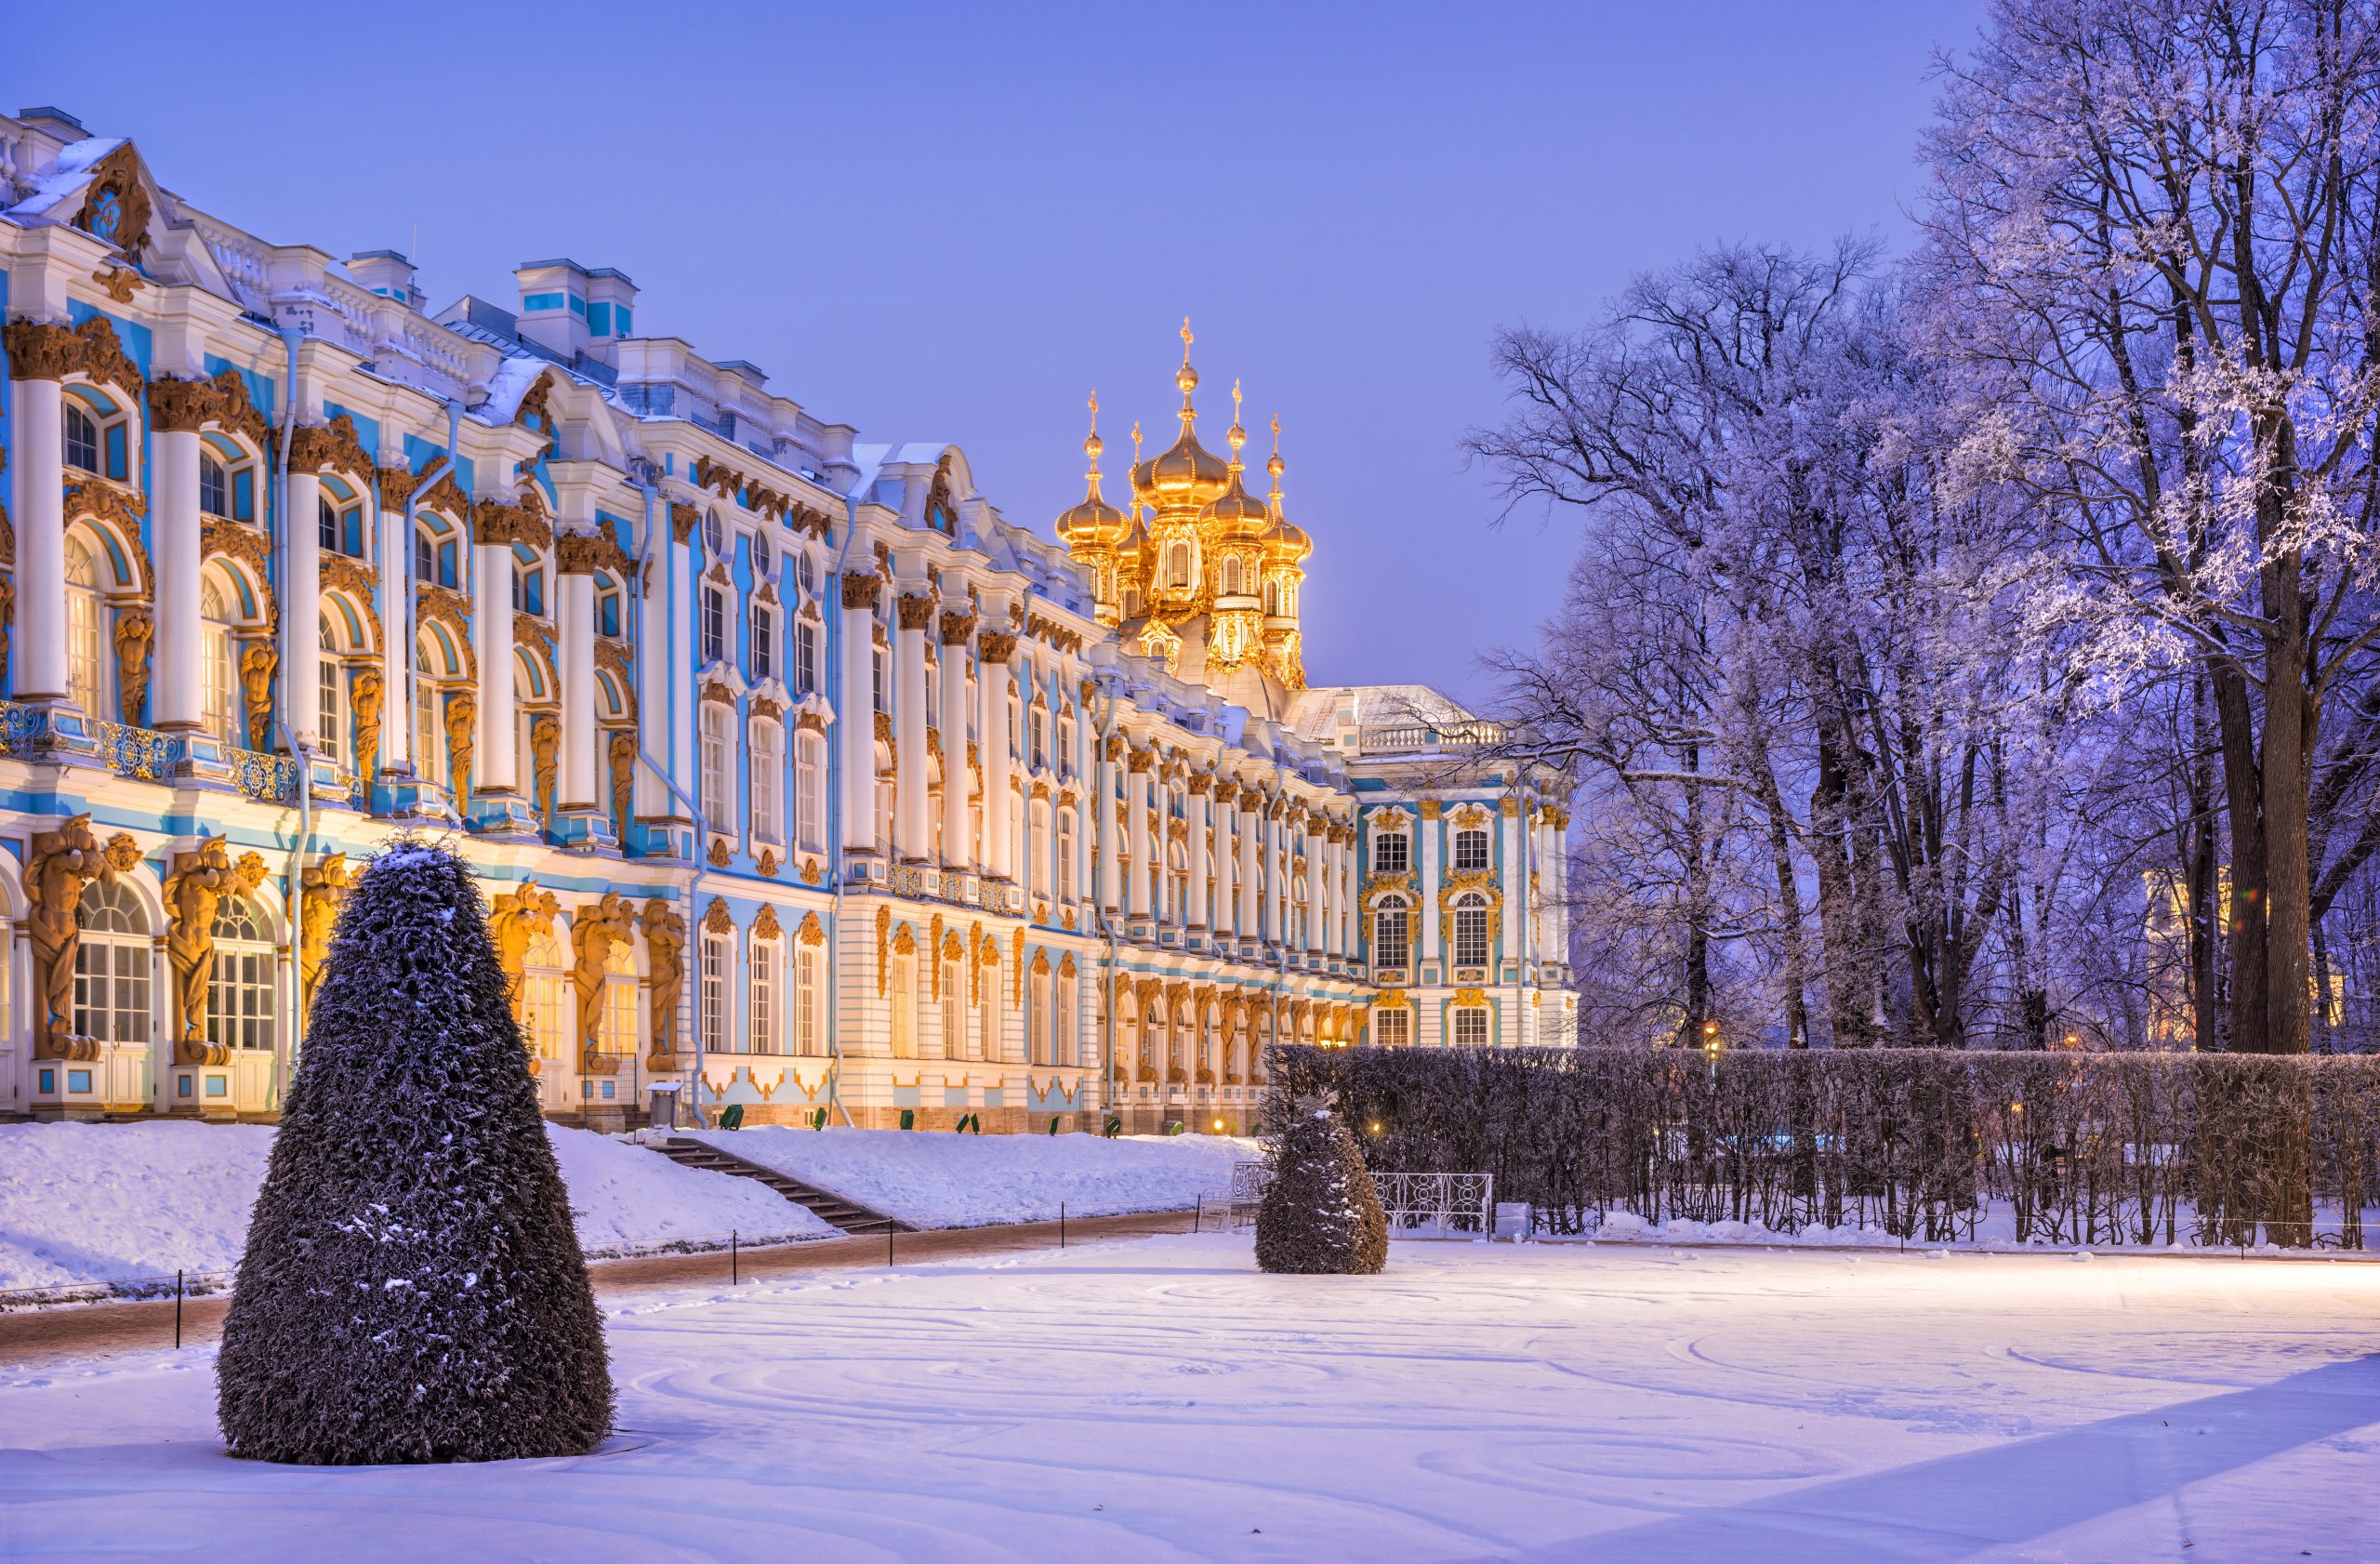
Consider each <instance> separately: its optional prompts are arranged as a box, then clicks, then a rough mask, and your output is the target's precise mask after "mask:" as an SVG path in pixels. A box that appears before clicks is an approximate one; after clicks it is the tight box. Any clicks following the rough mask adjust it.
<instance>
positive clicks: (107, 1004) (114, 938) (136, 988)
mask: <svg viewBox="0 0 2380 1564" xmlns="http://www.w3.org/2000/svg"><path fill="white" fill-rule="evenodd" d="M74 921H75V923H76V924H77V925H78V926H79V927H80V928H81V929H82V931H83V938H82V943H81V944H80V945H79V946H77V947H76V948H75V951H74V1030H75V1031H76V1032H77V1033H78V1034H79V1035H81V1036H83V1037H87V1038H97V1039H99V1040H100V1041H101V1042H147V1041H148V1040H149V972H150V964H151V963H150V951H149V914H148V912H147V911H146V910H145V909H144V908H142V907H141V905H140V898H139V897H138V896H136V895H133V894H132V888H131V887H130V886H128V885H126V884H122V883H120V882H119V883H116V884H107V883H103V882H101V881H93V882H92V883H90V884H88V885H86V886H85V887H84V888H83V898H82V900H81V902H80V903H79V904H77V906H76V907H75V909H74Z"/></svg>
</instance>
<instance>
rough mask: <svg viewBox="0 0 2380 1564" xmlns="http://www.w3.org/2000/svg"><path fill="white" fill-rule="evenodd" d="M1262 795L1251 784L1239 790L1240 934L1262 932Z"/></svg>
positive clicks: (1243, 937)
mask: <svg viewBox="0 0 2380 1564" xmlns="http://www.w3.org/2000/svg"><path fill="white" fill-rule="evenodd" d="M1263 807H1264V801H1263V794H1262V793H1259V792H1257V791H1256V790H1255V789H1252V788H1242V789H1240V790H1239V937H1240V938H1242V939H1254V938H1256V937H1257V935H1258V934H1259V932H1260V931H1259V928H1258V924H1259V919H1258V917H1257V912H1256V898H1257V896H1258V895H1259V894H1260V893H1261V892H1262V891H1263V888H1264V881H1263V880H1262V879H1261V878H1259V876H1258V874H1257V863H1256V848H1257V838H1258V836H1260V835H1261V834H1262V833H1263V815H1262V814H1261V813H1259V812H1260V811H1261V810H1263Z"/></svg>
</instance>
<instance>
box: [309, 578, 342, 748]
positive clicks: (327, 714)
mask: <svg viewBox="0 0 2380 1564" xmlns="http://www.w3.org/2000/svg"><path fill="white" fill-rule="evenodd" d="M322 646H323V656H322V659H321V661H320V662H318V663H317V664H316V665H315V669H316V685H317V689H316V697H317V700H318V702H319V704H320V706H321V710H320V712H319V713H318V725H317V732H316V735H315V736H316V737H317V738H318V739H319V740H320V741H321V744H322V751H323V758H324V760H326V761H328V762H331V764H333V765H340V764H344V763H345V762H346V760H347V703H346V701H345V699H344V698H343V697H344V696H345V694H346V690H347V683H346V679H345V677H344V676H343V673H342V670H341V669H340V668H339V662H338V638H337V636H335V635H333V634H332V633H331V621H330V616H328V615H324V616H323V636H322Z"/></svg>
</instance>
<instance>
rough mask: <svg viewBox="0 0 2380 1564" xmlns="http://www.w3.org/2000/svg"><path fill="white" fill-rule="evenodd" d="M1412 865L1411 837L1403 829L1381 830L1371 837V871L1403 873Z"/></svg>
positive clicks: (1377, 872)
mask: <svg viewBox="0 0 2380 1564" xmlns="http://www.w3.org/2000/svg"><path fill="white" fill-rule="evenodd" d="M1412 867H1413V839H1412V837H1410V836H1408V834H1406V833H1405V832H1404V831H1401V830H1399V831H1382V832H1380V833H1378V834H1377V835H1375V836H1374V837H1373V838H1372V872H1373V873H1374V874H1403V873H1404V872H1405V871H1406V870H1408V869H1409V868H1412Z"/></svg>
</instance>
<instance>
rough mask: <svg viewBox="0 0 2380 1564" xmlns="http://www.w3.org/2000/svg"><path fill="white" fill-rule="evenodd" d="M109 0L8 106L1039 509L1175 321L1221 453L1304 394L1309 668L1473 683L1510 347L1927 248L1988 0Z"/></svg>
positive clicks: (1301, 475) (1520, 528)
mask: <svg viewBox="0 0 2380 1564" xmlns="http://www.w3.org/2000/svg"><path fill="white" fill-rule="evenodd" d="M103 9H104V10H105V13H106V18H107V20H106V22H105V26H104V37H103V38H100V37H95V36H94V33H93V22H92V20H91V17H90V16H89V15H88V14H86V11H84V10H82V9H78V8H77V7H31V8H28V11H27V14H25V15H22V16H20V17H19V18H18V19H17V20H16V21H15V22H14V24H13V26H12V33H13V38H12V43H11V46H10V48H9V50H8V52H7V56H6V58H0V99H5V101H6V104H7V107H8V108H10V109H17V108H22V107H25V106H27V105H30V104H35V103H54V104H56V105H58V106H59V107H61V108H63V109H65V110H67V111H68V112H69V113H73V114H75V115H77V116H79V117H80V118H81V119H82V120H83V122H84V124H85V125H86V126H87V127H88V128H90V129H91V130H92V131H93V132H94V133H96V134H101V135H129V136H132V137H133V138H135V139H137V140H139V143H140V146H141V150H142V152H143V153H144V154H145V155H146V156H147V158H148V160H149V162H150V164H151V166H152V167H153V168H154V169H155V171H156V173H157V175H158V177H159V179H162V180H163V181H164V182H165V184H166V185H167V186H168V187H169V188H172V189H174V190H176V191H177V192H180V193H182V194H184V195H185V196H187V197H188V198H190V199H192V200H193V201H195V202H197V203H198V204H199V205H202V206H204V207H205V208H206V209H208V210H209V211H212V212H214V213H216V214H217V215H218V216H220V217H222V218H223V219H226V220H228V221H231V222H233V223H236V224H238V225H240V226H242V227H244V228H246V229H248V230H249V231H251V232H256V233H258V234H260V235H262V236H264V237H266V238H269V239H271V240H274V241H276V242H279V243H298V242H305V243H311V244H313V245H319V246H321V247H322V248H324V249H325V250H328V251H330V252H331V253H332V254H334V255H337V256H340V257H344V256H346V255H347V254H349V253H350V251H353V250H358V249H368V248H378V247H392V248H396V249H401V250H410V252H411V253H412V254H413V255H414V257H415V258H416V260H417V262H418V263H419V264H420V266H421V269H422V272H421V275H422V285H423V286H424V288H425V289H426V291H428V293H429V294H430V298H431V300H432V307H433V308H437V307H441V306H443V305H444V304H445V303H446V302H448V301H449V300H451V299H452V298H454V297H455V296H456V294H458V293H462V292H467V291H469V292H477V293H480V294H482V295H483V296H486V297H489V298H496V299H498V300H501V301H506V302H509V301H510V300H511V299H512V298H513V297H514V295H513V284H512V278H511V275H510V271H511V268H512V267H513V266H515V265H517V264H519V263H520V262H522V261H523V260H527V259H532V258H543V257H547V256H556V255H567V256H570V257H572V258H575V259H577V260H579V261H581V262H583V263H585V264H587V265H590V266H616V267H618V268H620V269H621V270H622V271H625V272H628V275H629V276H631V277H633V278H634V279H635V280H636V282H637V284H638V285H639V286H640V287H641V290H642V292H641V297H640V298H639V300H638V325H639V328H640V329H641V331H643V332H646V333H650V334H656V335H665V334H666V335H671V336H679V337H683V338H687V339H689V340H690V341H692V342H693V343H694V346H695V348H696V349H697V351H701V352H703V353H704V354H705V355H707V356H708V357H711V358H714V359H727V358H743V359H748V360H751V361H752V362H754V363H756V364H760V366H761V367H762V368H763V369H765V370H767V371H768V372H769V375H770V382H769V385H770V389H771V390H772V391H775V392H776V393H777V394H779V395H784V396H788V397H791V398H793V399H794V400H796V401H798V402H800V403H801V404H803V405H804V406H805V407H807V408H809V409H810V410H811V411H813V413H815V414H817V415H819V416H820V417H822V418H826V419H828V420H830V421H841V422H849V423H853V424H856V425H858V426H859V429H860V437H861V438H862V439H863V440H922V439H948V440H955V441H957V442H958V443H959V444H961V445H963V446H965V447H966V449H967V451H968V454H969V456H970V457H971V458H972V461H973V463H974V469H975V473H976V477H977V481H978V482H979V483H980V484H982V485H983V486H984V488H985V492H986V493H987V494H988V495H989V496H990V497H991V498H992V500H993V502H994V503H995V504H997V505H998V506H999V507H1000V509H1001V510H1002V511H1003V513H1005V514H1006V515H1007V516H1008V517H1009V519H1010V520H1012V521H1016V522H1022V523H1025V524H1031V525H1033V526H1036V527H1038V528H1039V529H1041V530H1042V531H1043V532H1045V533H1046V532H1047V531H1048V529H1049V523H1050V518H1051V516H1052V515H1053V514H1054V513H1055V512H1056V511H1057V510H1060V509H1063V508H1064V506H1066V505H1069V504H1072V503H1073V502H1074V500H1075V499H1077V498H1078V497H1079V496H1080V494H1081V486H1082V484H1081V471H1082V459H1081V453H1080V449H1079V445H1080V442H1081V439H1082V432H1083V417H1084V409H1083V398H1084V396H1085V394H1086V393H1087V392H1088V391H1090V390H1091V388H1093V387H1096V388H1097V389H1098V391H1099V392H1100V400H1101V405H1102V408H1103V413H1102V423H1103V432H1104V434H1106V436H1107V443H1108V444H1107V450H1108V456H1107V461H1106V466H1107V469H1108V471H1110V472H1111V473H1112V472H1116V471H1119V470H1120V468H1121V466H1122V463H1123V462H1124V461H1125V460H1126V459H1129V441H1128V439H1127V438H1126V431H1127V430H1128V429H1129V428H1130V427H1131V421H1132V420H1133V419H1134V418H1139V419H1141V420H1142V423H1143V427H1144V430H1146V431H1150V432H1152V433H1154V434H1156V435H1157V436H1158V437H1159V438H1160V440H1166V439H1170V437H1171V431H1172V424H1171V411H1172V407H1173V391H1172V386H1171V383H1170V377H1171V374H1172V371H1173V367H1174V365H1175V364H1176V362H1177V360H1178V354H1179V351H1180V343H1179V342H1178V341H1177V340H1176V338H1175V332H1176V331H1177V330H1178V329H1179V327H1180V324H1181V318H1182V316H1183V314H1185V313H1187V314H1188V315H1190V316H1191V317H1192V320H1193V324H1194V326H1195V328H1196V330H1197V335H1198V343H1197V365H1198V369H1199V372H1200V374H1201V376H1202V378H1203V380H1204V385H1203V386H1202V388H1201V391H1200V395H1199V403H1200V406H1201V410H1202V412H1203V413H1204V414H1206V415H1207V416H1206V417H1205V418H1202V420H1201V424H1200V428H1201V432H1202V434H1204V435H1205V437H1206V438H1207V441H1208V444H1210V446H1211V447H1212V448H1214V449H1215V450H1218V451H1221V450H1222V449H1223V428H1224V426H1225V425H1226V424H1228V422H1229V421H1230V390H1231V383H1232V380H1233V378H1235V377H1237V378H1242V379H1243V380H1244V381H1245V382H1246V385H1247V390H1248V395H1249V401H1250V413H1249V418H1248V424H1249V427H1250V429H1251V430H1252V431H1261V430H1262V428H1263V420H1264V419H1265V418H1266V417H1267V416H1268V415H1269V414H1270V413H1272V412H1273V411H1275V410H1276V409H1277V410H1278V411H1279V413H1280V415H1281V420H1282V426H1283V447H1284V455H1285V456H1286V457H1288V459H1289V475H1288V479H1287V493H1288V498H1289V513H1290V515H1291V516H1292V517H1294V518H1295V519H1296V520H1297V521H1298V522H1299V523H1300V524H1302V525H1303V526H1304V527H1305V528H1306V529H1307V530H1308V531H1309V532H1311V533H1312V534H1313V535H1314V537H1315V543H1316V549H1315V557H1314V559H1313V560H1312V561H1311V562H1310V563H1309V570H1310V573H1311V574H1310V576H1309V584H1308V587H1307V594H1306V599H1305V612H1306V627H1305V628H1306V668H1307V670H1308V673H1309V675H1310V677H1311V678H1312V679H1313V680H1314V682H1315V683H1387V682H1401V681H1408V680H1415V681H1422V682H1427V683H1437V684H1439V685H1441V686H1442V687H1444V688H1447V689H1448V690H1449V691H1450V692H1453V693H1455V694H1457V695H1460V696H1473V697H1477V696H1483V695H1485V694H1486V689H1485V680H1484V679H1483V677H1482V675H1481V674H1480V673H1479V671H1478V669H1477V668H1476V666H1475V663H1474V658H1475V656H1476V655H1477V654H1478V652H1479V651H1480V650H1481V649H1483V648H1485V647H1487V646H1489V645H1493V644H1497V643H1514V642H1517V641H1522V640H1526V639H1527V637H1528V636H1529V635H1530V634H1531V633H1532V627H1533V625H1534V624H1535V622H1536V621H1537V620H1538V619H1539V618H1540V616H1542V615H1543V614H1544V613H1545V612H1546V611H1547V610H1548V609H1549V608H1551V607H1552V605H1553V604H1554V601H1555V599H1556V597H1557V596H1558V593H1559V590H1560V588H1561V583H1562V578H1563V576H1564V573H1565V571H1566V569H1567V563H1568V561H1569V557H1570V553H1571V544H1572V534H1571V529H1570V527H1569V525H1568V524H1567V523H1565V522H1564V521H1563V520H1561V519H1560V518H1555V519H1554V520H1553V521H1552V522H1551V523H1547V522H1546V521H1545V520H1544V519H1543V518H1541V517H1540V516H1536V515H1526V516H1517V517H1515V518H1514V519H1513V520H1512V521H1510V522H1508V523H1507V524H1504V525H1503V526H1502V527H1501V528H1499V527H1497V526H1496V525H1494V521H1495V517H1496V514H1497V510H1498V505H1497V501H1496V499H1495V497H1494V496H1493V495H1492V493H1491V491H1490V488H1489V485H1488V480H1487V478H1486V475H1484V474H1482V473H1479V472H1476V471H1472V472H1466V471H1463V469H1462V466H1461V458H1460V457H1459V455H1458V453H1457V451H1456V441H1457V439H1458V438H1459V436H1460V435H1461V432H1462V431H1463V430H1464V429H1465V428H1466V427H1467V426H1469V425H1471V424H1474V423H1477V422H1482V421H1491V420H1493V419H1495V418H1497V417H1498V416H1499V409H1500V395H1501V393H1500V390H1499V388H1498V386H1497V385H1496V383H1495V381H1494V380H1493V378H1491V377H1490V375H1489V373H1488V362H1487V352H1488V336H1489V334H1490V332H1491V331H1493V330H1494V329H1495V327H1496V326H1497V325H1500V324H1503V323H1512V322H1519V321H1528V322H1532V323H1536V324H1539V325H1575V324H1578V323H1580V322H1582V321H1584V320H1585V319H1586V318H1587V317H1588V316H1589V315H1590V314H1591V313H1592V311H1593V310H1594V309H1595V308H1596V306H1597V305H1598V303H1599V302H1600V301H1601V300H1603V299H1605V298H1608V297H1609V296H1610V295H1611V294H1612V293H1613V292H1614V291H1615V290H1616V289H1617V288H1618V287H1619V286H1620V285H1622V284H1623V283H1624V282H1625V281H1626V279H1627V278H1628V276H1629V275H1630V274H1631V273H1632V272H1638V271H1642V270H1645V269H1647V268H1652V267H1658V266H1661V265H1664V264H1666V263H1668V262H1670V261H1672V260H1674V259H1675V258H1679V257H1680V256H1682V255H1684V254H1686V252H1688V251H1690V250H1691V249H1692V248H1694V247H1695V246H1696V245H1700V244H1706V243H1710V242H1712V241H1713V240H1719V239H1738V238H1743V239H1778V240H1783V241H1788V242H1792V243H1796V244H1818V243H1822V242H1824V241H1826V240H1827V239H1829V238H1831V236H1833V235H1834V234H1836V233H1839V232H1845V231H1846V230H1859V231H1870V230H1872V231H1875V232H1879V233H1880V234H1882V235H1883V236H1884V238H1885V239H1886V240H1887V241H1888V242H1892V243H1895V244H1897V243H1899V242H1901V241H1902V240H1903V239H1905V238H1906V235H1907V224H1906V220H1905V218H1904V216H1903V214H1904V212H1905V210H1906V209H1907V207H1908V206H1909V205H1910V204H1911V202H1912V201H1913V200H1914V198H1915V196H1916V194H1917V192H1918V191H1919V189H1920V188H1921V179H1922V173H1921V170H1920V169H1919V168H1918V166H1916V164H1915V162H1914V160H1913V153H1914V141H1915V136H1916V133H1917V131H1918V129H1919V127H1920V126H1921V125H1922V124H1923V123H1924V120H1925V118H1926V115H1927V113H1928V111H1929V106H1930V103H1931V99H1932V88H1931V86H1929V85H1928V83H1927V81H1926V79H1925V73H1926V66H1927V61H1928V58H1929V54H1930V51H1931V49H1932V48H1933V47H1934V46H1937V45H1943V46H1960V45H1963V44H1964V42H1965V41H1966V40H1967V39H1968V38H1969V37H1970V36H1971V35H1972V33H1973V31H1974V29H1975V26H1976V23H1977V16H1978V12H1979V5H1978V4H1977V0H1926V3H1920V0H1899V3H1894V0H1789V3H1785V4H1779V3H1778V0H1675V3H1672V4H1667V5H1646V4H1642V3H1638V0H1628V3H1604V0H1594V3H1588V0H1575V3H1572V4H1567V5H1542V4H1535V3H1519V0H1503V3H1500V4H1496V5H1493V6H1462V7H1454V6H1446V7H1419V6H1403V5H1384V4H1383V5H1368V6H1363V7H1356V6H1352V5H1350V6H1344V7H1321V6H1304V5H1270V6H1193V7H1179V6H1177V7H1131V8H1127V7H1120V6H1107V7H1101V6H1079V7H1064V6H1055V5H1025V4H1001V5H992V4H985V5H979V6H975V7H958V6H940V5H902V6H875V7H871V6H861V5H840V6H834V7H813V6H794V5H754V6H748V7H734V6H713V5H699V4H696V5H661V6H654V5H643V6H636V7H629V6H624V5H615V4H610V3H608V0H592V3H587V4H578V5H573V6H567V7H515V6H469V7H466V6H447V5H443V4H412V5H406V6H402V7H394V8H390V7H331V6H323V5H320V4H318V3H317V4H309V5H305V6H293V5H284V4H280V3H277V0H254V3H251V4H247V5H244V6H241V7H237V8H236V20H234V15H233V13H231V12H226V13H224V15H223V18H222V25H218V26H214V27H206V28H201V27H193V26H192V25H191V22H192V19H193V15H194V13H193V10H192V7H188V6H187V5H186V4H185V5H152V4H147V3H143V0H130V3H125V0H119V3H118V4H116V5H113V6H110V7H103ZM655 19H658V20H660V22H661V23H662V25H661V26H660V28H659V29H658V30H657V31H656V30H655V28H654V26H653V22H654V20H655ZM1109 492H1110V495H1111V497H1115V496H1116V495H1117V492H1118V486H1117V485H1114V484H1111V486H1110V490H1109Z"/></svg>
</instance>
